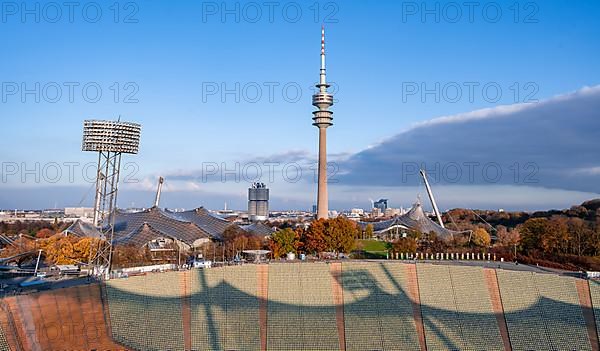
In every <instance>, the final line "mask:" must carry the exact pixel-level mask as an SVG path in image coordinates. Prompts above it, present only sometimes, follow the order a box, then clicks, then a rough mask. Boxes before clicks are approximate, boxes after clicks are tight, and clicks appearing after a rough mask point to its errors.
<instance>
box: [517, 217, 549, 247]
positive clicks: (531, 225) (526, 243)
mask: <svg viewBox="0 0 600 351" xmlns="http://www.w3.org/2000/svg"><path fill="white" fill-rule="evenodd" d="M547 222H548V220H547V219H546V218H530V219H528V220H527V221H525V223H523V224H521V225H520V226H518V227H517V228H518V230H519V233H520V234H521V246H522V247H523V250H524V251H525V252H526V253H528V252H530V251H531V250H536V249H537V250H540V249H541V246H540V243H541V241H542V237H543V236H544V235H545V233H546V231H547Z"/></svg>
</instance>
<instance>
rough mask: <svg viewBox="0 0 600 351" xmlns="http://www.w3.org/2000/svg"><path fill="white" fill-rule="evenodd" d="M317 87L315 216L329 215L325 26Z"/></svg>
mask: <svg viewBox="0 0 600 351" xmlns="http://www.w3.org/2000/svg"><path fill="white" fill-rule="evenodd" d="M316 87H317V88H318V89H319V91H318V92H317V93H315V94H314V95H313V97H312V104H313V106H315V107H316V108H318V110H317V111H313V118H312V119H313V125H314V126H316V127H317V128H319V166H318V189H317V218H325V219H327V218H328V217H329V213H328V212H329V208H328V207H329V205H328V197H327V127H329V126H331V125H333V122H332V121H333V112H331V111H329V107H331V105H333V95H331V94H329V93H328V92H327V88H329V84H327V81H326V79H325V27H322V28H321V72H320V77H319V84H317V85H316Z"/></svg>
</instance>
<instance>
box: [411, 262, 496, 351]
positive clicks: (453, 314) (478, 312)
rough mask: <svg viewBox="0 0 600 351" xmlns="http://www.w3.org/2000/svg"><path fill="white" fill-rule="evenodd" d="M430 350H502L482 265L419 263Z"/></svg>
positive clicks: (420, 287) (420, 288)
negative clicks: (459, 265) (458, 265)
mask: <svg viewBox="0 0 600 351" xmlns="http://www.w3.org/2000/svg"><path fill="white" fill-rule="evenodd" d="M417 274H418V278H419V292H420V298H421V311H422V316H423V324H424V327H425V338H426V343H427V348H428V350H489V351H492V350H503V349H504V347H503V345H502V339H501V337H500V332H499V328H498V324H497V322H496V318H495V316H494V313H493V310H492V305H491V302H490V299H489V295H488V292H487V288H486V285H485V280H484V277H483V270H482V269H481V268H479V267H455V266H447V265H431V264H418V265H417Z"/></svg>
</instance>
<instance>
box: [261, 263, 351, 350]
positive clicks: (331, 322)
mask: <svg viewBox="0 0 600 351" xmlns="http://www.w3.org/2000/svg"><path fill="white" fill-rule="evenodd" d="M267 308H268V315H267V318H268V331H267V338H268V339H267V348H268V350H277V351H280V350H339V338H338V332H337V328H336V315H335V306H334V304H333V291H332V287H331V275H330V273H329V266H328V265H326V264H323V263H315V264H301V263H292V264H272V265H270V266H269V303H268V307H267Z"/></svg>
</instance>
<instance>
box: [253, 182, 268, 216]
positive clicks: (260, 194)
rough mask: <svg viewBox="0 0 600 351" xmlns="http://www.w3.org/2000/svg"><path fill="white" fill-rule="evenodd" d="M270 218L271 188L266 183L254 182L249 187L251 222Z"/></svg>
mask: <svg viewBox="0 0 600 351" xmlns="http://www.w3.org/2000/svg"><path fill="white" fill-rule="evenodd" d="M267 218H269V189H267V186H266V185H265V184H264V183H252V187H250V188H249V189H248V219H249V220H250V221H251V222H255V221H264V220H266V219H267Z"/></svg>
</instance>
